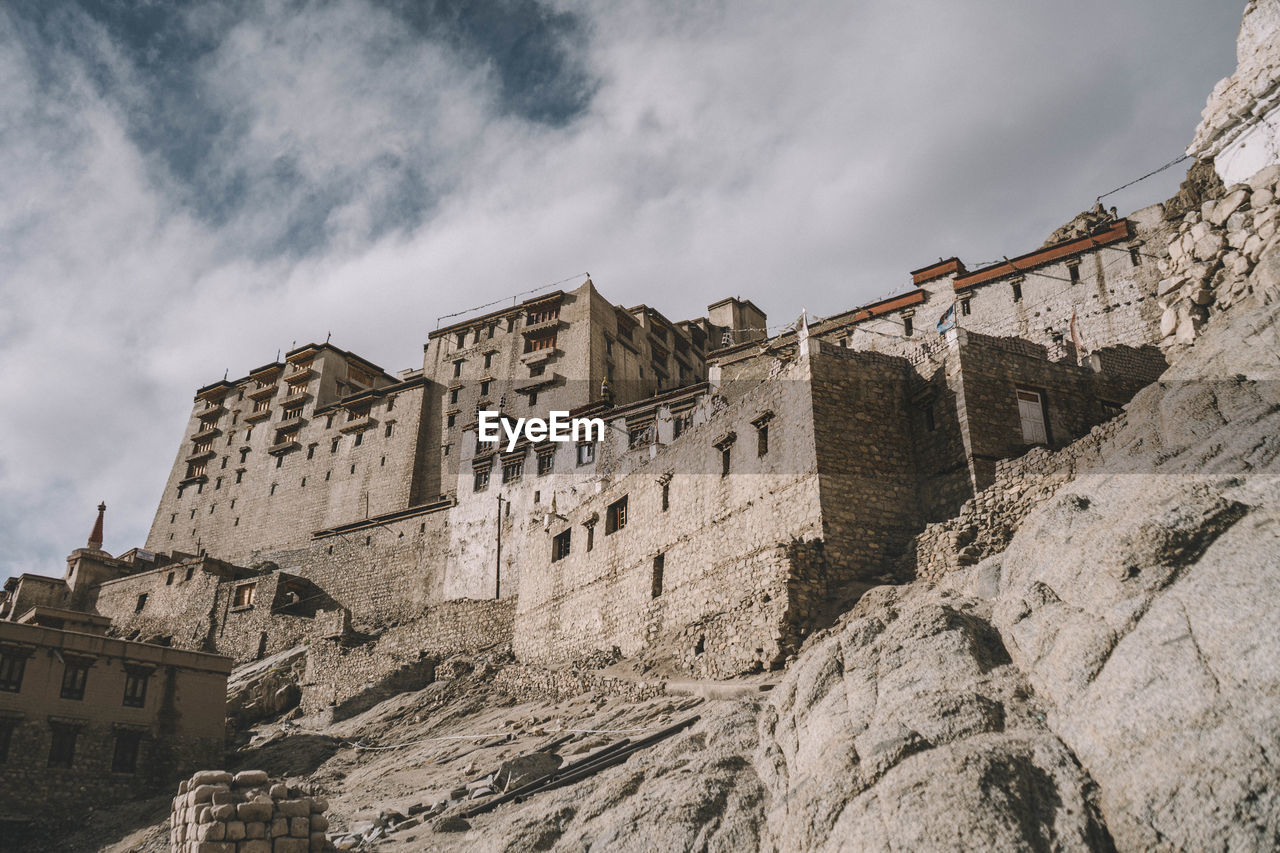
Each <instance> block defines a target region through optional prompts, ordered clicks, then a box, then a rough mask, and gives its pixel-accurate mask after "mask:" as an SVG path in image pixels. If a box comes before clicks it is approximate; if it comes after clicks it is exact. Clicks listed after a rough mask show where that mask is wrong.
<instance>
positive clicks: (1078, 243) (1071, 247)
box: [953, 219, 1130, 290]
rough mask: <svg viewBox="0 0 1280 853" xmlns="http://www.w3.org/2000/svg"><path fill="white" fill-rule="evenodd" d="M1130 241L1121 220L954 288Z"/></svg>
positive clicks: (966, 278) (962, 278)
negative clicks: (1119, 242)
mask: <svg viewBox="0 0 1280 853" xmlns="http://www.w3.org/2000/svg"><path fill="white" fill-rule="evenodd" d="M1129 237H1130V231H1129V222H1128V220H1125V219H1122V220H1120V221H1119V222H1117V223H1116V224H1114V225H1112V226H1111V227H1109V228H1107V229H1106V230H1103V231H1098V232H1095V233H1094V234H1090V235H1089V236H1087V237H1077V238H1076V239H1074V240H1067V241H1065V242H1063V243H1058V244H1057V245H1056V246H1049V247H1047V248H1044V249H1037V250H1036V251H1034V252H1028V253H1027V254H1025V255H1019V256H1018V257H1016V258H1013V259H1012V260H1009V261H1002V262H1000V263H998V264H992V265H991V266H989V267H986V268H985V269H980V270H974V271H973V272H971V273H969V274H968V275H963V276H960V277H959V278H957V279H956V280H955V282H954V283H953V286H954V287H955V289H956V290H964V289H966V288H970V287H974V286H976V285H979V284H985V283H986V282H988V281H993V280H995V279H998V278H1003V277H1004V276H1006V275H1015V274H1017V273H1020V272H1026V271H1027V270H1030V269H1034V268H1036V267H1040V266H1044V265H1045V264H1049V263H1053V262H1054V261H1060V260H1062V259H1063V258H1068V257H1071V256H1072V255H1078V254H1080V253H1081V252H1087V251H1089V250H1090V249H1096V248H1098V247H1099V246H1106V245H1107V244H1109V243H1115V242H1117V241H1120V240H1126V239H1128V238H1129Z"/></svg>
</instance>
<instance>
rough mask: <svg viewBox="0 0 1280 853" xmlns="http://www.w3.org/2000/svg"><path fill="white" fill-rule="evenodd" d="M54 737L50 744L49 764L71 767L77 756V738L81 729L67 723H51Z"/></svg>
mask: <svg viewBox="0 0 1280 853" xmlns="http://www.w3.org/2000/svg"><path fill="white" fill-rule="evenodd" d="M49 728H50V729H51V730H52V733H53V737H52V740H51V742H50V744H49V766H50V767H64V768H70V767H71V764H72V762H74V761H75V757H76V738H77V737H78V736H79V734H80V729H79V728H77V727H76V726H69V725H67V724H65V723H50V724H49Z"/></svg>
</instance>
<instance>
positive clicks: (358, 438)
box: [351, 432, 364, 447]
mask: <svg viewBox="0 0 1280 853" xmlns="http://www.w3.org/2000/svg"><path fill="white" fill-rule="evenodd" d="M362 444H364V433H363V432H358V433H356V440H355V441H353V442H351V446H352V447H359V446H360V445H362Z"/></svg>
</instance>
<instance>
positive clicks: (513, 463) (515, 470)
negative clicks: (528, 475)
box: [502, 459, 524, 483]
mask: <svg viewBox="0 0 1280 853" xmlns="http://www.w3.org/2000/svg"><path fill="white" fill-rule="evenodd" d="M523 476H524V459H512V460H509V461H507V462H503V463H502V482H504V483H518V482H520V478H521V477H523Z"/></svg>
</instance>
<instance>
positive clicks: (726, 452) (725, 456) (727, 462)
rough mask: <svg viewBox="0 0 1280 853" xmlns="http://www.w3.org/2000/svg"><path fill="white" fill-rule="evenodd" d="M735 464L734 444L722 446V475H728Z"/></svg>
mask: <svg viewBox="0 0 1280 853" xmlns="http://www.w3.org/2000/svg"><path fill="white" fill-rule="evenodd" d="M732 464H733V445H732V444H726V445H723V446H722V447H721V448H720V476H721V477H728V476H729V470H730V467H731V466H732Z"/></svg>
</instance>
